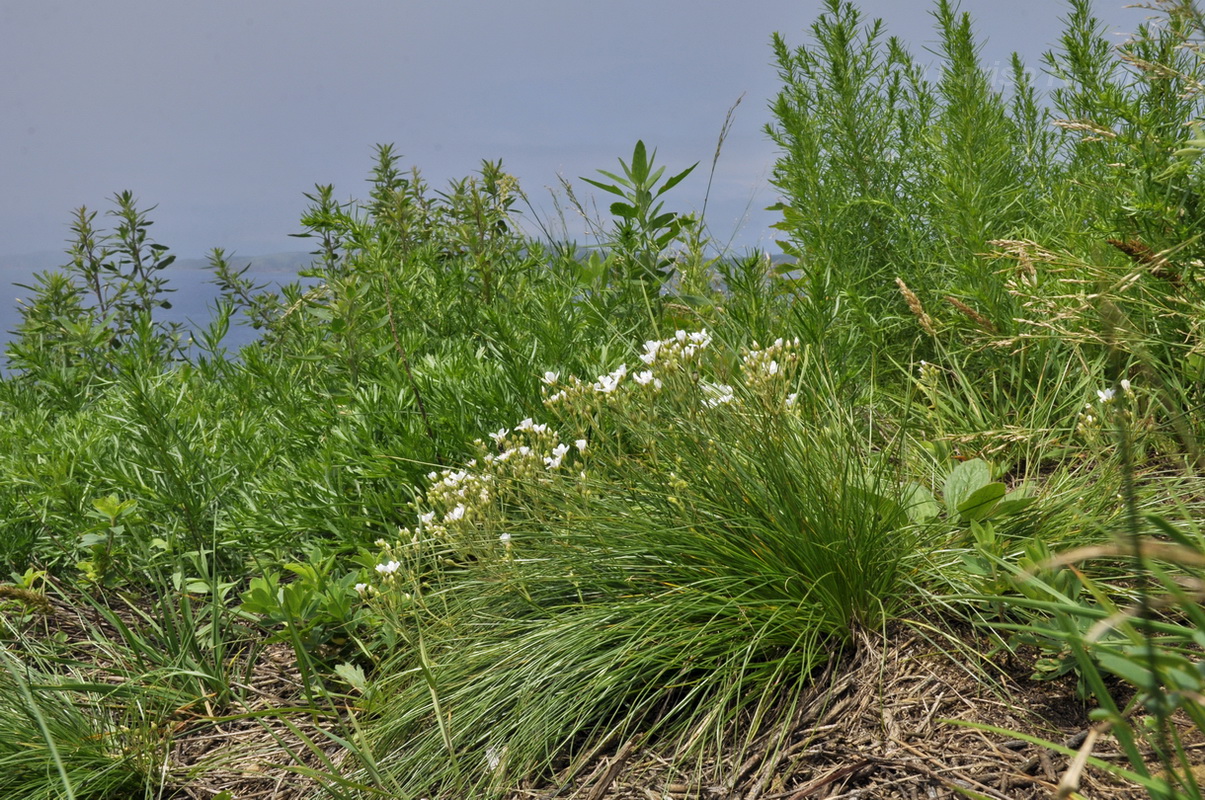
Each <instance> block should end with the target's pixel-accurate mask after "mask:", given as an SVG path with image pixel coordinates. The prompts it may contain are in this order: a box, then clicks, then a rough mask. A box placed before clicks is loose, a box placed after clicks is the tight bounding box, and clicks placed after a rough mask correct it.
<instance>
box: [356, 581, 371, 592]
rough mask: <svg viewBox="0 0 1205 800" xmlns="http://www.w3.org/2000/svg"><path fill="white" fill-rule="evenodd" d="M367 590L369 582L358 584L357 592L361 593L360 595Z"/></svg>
mask: <svg viewBox="0 0 1205 800" xmlns="http://www.w3.org/2000/svg"><path fill="white" fill-rule="evenodd" d="M367 591H368V584H367V583H357V584H356V594H360V595H362V594H364V593H365V592H367Z"/></svg>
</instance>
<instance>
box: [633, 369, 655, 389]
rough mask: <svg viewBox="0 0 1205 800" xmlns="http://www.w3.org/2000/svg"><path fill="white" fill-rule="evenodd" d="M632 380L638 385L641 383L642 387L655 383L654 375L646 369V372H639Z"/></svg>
mask: <svg viewBox="0 0 1205 800" xmlns="http://www.w3.org/2000/svg"><path fill="white" fill-rule="evenodd" d="M632 380H634V381H636V383H639V384H640V385H641V386H648V385H649V384H650V383H652V382H653V373H652V372H651V371H649V370H647V369H646V370H645V371H644V372H637V373H636V374H635V375H633V376H632Z"/></svg>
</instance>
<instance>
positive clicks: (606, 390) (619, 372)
mask: <svg viewBox="0 0 1205 800" xmlns="http://www.w3.org/2000/svg"><path fill="white" fill-rule="evenodd" d="M627 374H628V365H627V364H620V365H619V366H618V367H617V368H616V369H615V371H614V372H612V373H611V374H609V375H599V376H598V380H597V381H596V382H595V384H594V391H596V392H599V393H601V394H610V393H611V392H613V391H615V389H616V388H618V387H619V382H620V381H622V380H623V378H624V376H625V375H627Z"/></svg>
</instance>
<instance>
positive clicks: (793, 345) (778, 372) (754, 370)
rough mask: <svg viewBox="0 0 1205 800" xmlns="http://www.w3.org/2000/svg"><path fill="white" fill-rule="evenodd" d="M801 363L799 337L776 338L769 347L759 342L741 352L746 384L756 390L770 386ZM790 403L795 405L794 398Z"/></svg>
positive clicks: (742, 371) (742, 370) (742, 369)
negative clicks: (789, 338)
mask: <svg viewBox="0 0 1205 800" xmlns="http://www.w3.org/2000/svg"><path fill="white" fill-rule="evenodd" d="M798 364H799V339H798V338H795V339H792V340H787V339H782V338H779V339H775V340H774V343H773V344H771V345H770V346H769V347H762V346H761V345H759V344H758V343H757V342H754V343H753V347H752V348H751V349H749V350H745V351H744V352H743V353H742V354H741V373H742V374H743V375H744V377H745V385H746V386H748V387H749V388H750V389H753V390H754V391H759V390H764V389H767V388H769V386H770V385H771V384H772V383H775V382H779V381H782V380H783V379H784V378H786V377H787V376H788V375H790V374H792V373H793V372H794V371H795V367H796V366H797V365H798ZM790 405H794V401H793V400H792V401H791V403H790Z"/></svg>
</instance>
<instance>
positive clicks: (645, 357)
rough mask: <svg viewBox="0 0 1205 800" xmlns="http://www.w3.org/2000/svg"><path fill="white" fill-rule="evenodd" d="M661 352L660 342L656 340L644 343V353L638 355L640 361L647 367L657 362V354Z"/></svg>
mask: <svg viewBox="0 0 1205 800" xmlns="http://www.w3.org/2000/svg"><path fill="white" fill-rule="evenodd" d="M660 350H661V342H658V341H656V340H654V341H649V342H645V343H644V352H643V353H641V354H640V360H641V361H643V362H644V363H645V364H648V365H649V366H652V365H653V362H654V361H656V360H657V353H658V352H660Z"/></svg>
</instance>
